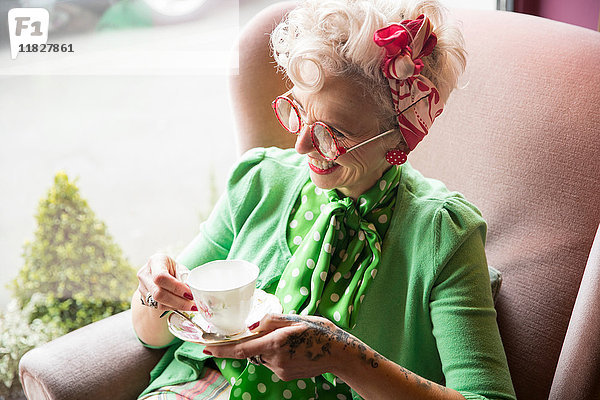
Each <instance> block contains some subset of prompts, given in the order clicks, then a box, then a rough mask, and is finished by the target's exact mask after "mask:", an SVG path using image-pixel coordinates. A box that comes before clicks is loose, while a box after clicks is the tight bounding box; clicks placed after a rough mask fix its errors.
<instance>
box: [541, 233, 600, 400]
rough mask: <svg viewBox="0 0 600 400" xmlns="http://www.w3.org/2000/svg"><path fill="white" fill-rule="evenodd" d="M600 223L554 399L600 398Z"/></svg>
mask: <svg viewBox="0 0 600 400" xmlns="http://www.w3.org/2000/svg"><path fill="white" fill-rule="evenodd" d="M598 289H600V226H598V230H597V231H596V237H595V239H594V243H593V244H592V249H591V251H590V255H589V258H588V261H587V264H586V267H585V271H584V272H583V278H582V279H581V285H580V286H579V292H578V293H577V299H576V300H575V306H574V307H573V312H572V314H571V320H570V321H569V327H568V329H567V334H566V335H565V340H564V342H563V346H562V350H561V352H560V357H559V359H558V364H557V366H556V372H555V373H554V379H553V381H552V388H551V390H550V397H549V399H550V400H555V399H556V400H559V399H582V400H583V399H590V400H591V399H598V398H600V380H599V379H598V376H600V314H598V310H599V309H600V290H598Z"/></svg>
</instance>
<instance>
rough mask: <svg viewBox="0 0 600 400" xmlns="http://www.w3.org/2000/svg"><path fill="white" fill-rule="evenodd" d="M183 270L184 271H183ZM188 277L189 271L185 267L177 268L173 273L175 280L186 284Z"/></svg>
mask: <svg viewBox="0 0 600 400" xmlns="http://www.w3.org/2000/svg"><path fill="white" fill-rule="evenodd" d="M184 268H185V270H184ZM189 276H190V270H189V269H187V267H183V268H178V269H177V271H176V272H175V278H177V280H179V281H180V282H183V283H187V280H188V277H189Z"/></svg>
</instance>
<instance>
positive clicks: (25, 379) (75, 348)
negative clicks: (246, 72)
mask: <svg viewBox="0 0 600 400" xmlns="http://www.w3.org/2000/svg"><path fill="white" fill-rule="evenodd" d="M163 354H164V351H163V350H150V349H147V348H145V347H144V346H143V345H142V344H141V343H140V342H139V341H138V339H137V337H136V336H135V333H134V331H133V327H132V325H131V311H124V312H122V313H119V314H117V315H113V316H112V317H109V318H106V319H104V320H101V321H98V322H95V323H93V324H90V325H88V326H85V327H83V328H81V329H78V330H76V331H73V332H71V333H68V334H66V335H65V336H62V337H60V338H58V339H56V340H53V341H51V342H49V343H46V344H45V345H43V346H40V347H38V348H35V349H32V350H31V351H29V352H27V353H26V354H25V355H24V356H23V358H22V359H21V361H20V363H19V376H20V378H21V383H22V385H23V390H24V391H25V395H26V396H27V398H28V399H36V400H37V399H48V400H50V399H52V400H54V399H61V400H63V399H64V400H67V399H87V400H93V399H115V400H117V399H135V398H137V396H138V395H139V394H140V393H141V392H142V391H143V390H144V389H145V388H146V386H147V385H148V384H149V379H150V371H151V370H152V368H153V367H154V366H155V365H156V363H157V362H158V360H159V359H160V357H162V355H163Z"/></svg>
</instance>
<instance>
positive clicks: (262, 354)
mask: <svg viewBox="0 0 600 400" xmlns="http://www.w3.org/2000/svg"><path fill="white" fill-rule="evenodd" d="M252 327H253V328H254V329H253V330H258V331H260V332H261V336H260V337H258V338H256V339H252V340H248V341H246V342H242V343H235V344H231V345H224V346H223V345H222V346H207V347H206V349H205V352H206V353H210V354H212V355H214V356H215V357H225V358H239V359H243V358H249V357H256V358H255V359H257V360H260V361H261V362H262V363H264V365H265V366H267V367H268V368H269V369H271V370H272V371H273V372H274V373H275V374H276V375H277V376H278V377H279V378H280V379H282V380H284V381H288V380H291V379H300V378H308V377H313V376H316V375H320V374H323V373H325V372H334V371H335V370H336V366H337V365H338V364H339V363H340V362H343V351H342V350H344V348H345V345H346V343H347V341H348V339H349V338H350V337H352V336H351V335H349V334H348V333H346V332H344V331H343V330H342V329H340V328H338V327H337V326H336V325H334V324H333V323H332V322H330V321H329V320H327V319H325V318H321V317H315V316H299V315H281V314H268V315H266V316H265V317H264V318H263V319H262V320H261V321H260V323H259V324H258V326H257V327H254V326H252Z"/></svg>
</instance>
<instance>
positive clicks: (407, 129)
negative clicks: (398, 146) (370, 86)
mask: <svg viewBox="0 0 600 400" xmlns="http://www.w3.org/2000/svg"><path fill="white" fill-rule="evenodd" d="M432 30H433V28H432V26H431V22H430V21H429V19H428V18H427V17H425V16H424V15H422V14H421V15H420V16H419V17H418V18H417V19H413V20H410V19H407V20H404V21H402V22H400V24H391V25H389V26H387V27H385V28H382V29H379V30H377V31H376V32H375V34H374V35H373V40H374V41H375V43H376V44H377V45H378V46H379V47H383V48H384V49H385V58H384V62H383V65H382V70H383V73H384V74H385V76H386V77H387V78H388V82H389V84H390V89H391V91H392V101H393V103H394V108H395V110H396V113H397V114H398V123H399V124H400V130H401V132H402V136H403V137H404V140H405V141H406V144H407V145H408V147H409V148H410V150H413V149H414V148H415V147H416V146H417V144H419V142H420V141H421V140H423V138H424V137H425V135H427V132H428V131H429V128H430V127H431V125H432V124H433V120H434V119H435V118H436V117H437V116H438V115H440V114H441V113H442V110H443V109H444V102H443V101H442V99H441V98H440V94H439V92H438V90H437V88H436V87H435V85H434V84H433V83H432V82H431V81H430V80H429V79H427V78H426V77H424V76H423V75H421V70H422V69H423V61H422V60H421V58H422V57H425V56H428V55H429V54H431V52H432V51H433V48H434V47H435V45H436V44H437V37H436V36H435V33H433V32H432ZM424 97H426V98H424ZM421 99H423V100H422V101H419V100H421ZM416 101H418V103H417V104H416V105H415V106H414V107H412V108H411V109H409V110H407V111H406V112H404V113H402V114H400V113H401V112H402V111H404V110H405V109H406V108H408V107H409V106H410V105H411V104H413V103H415V102H416Z"/></svg>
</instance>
